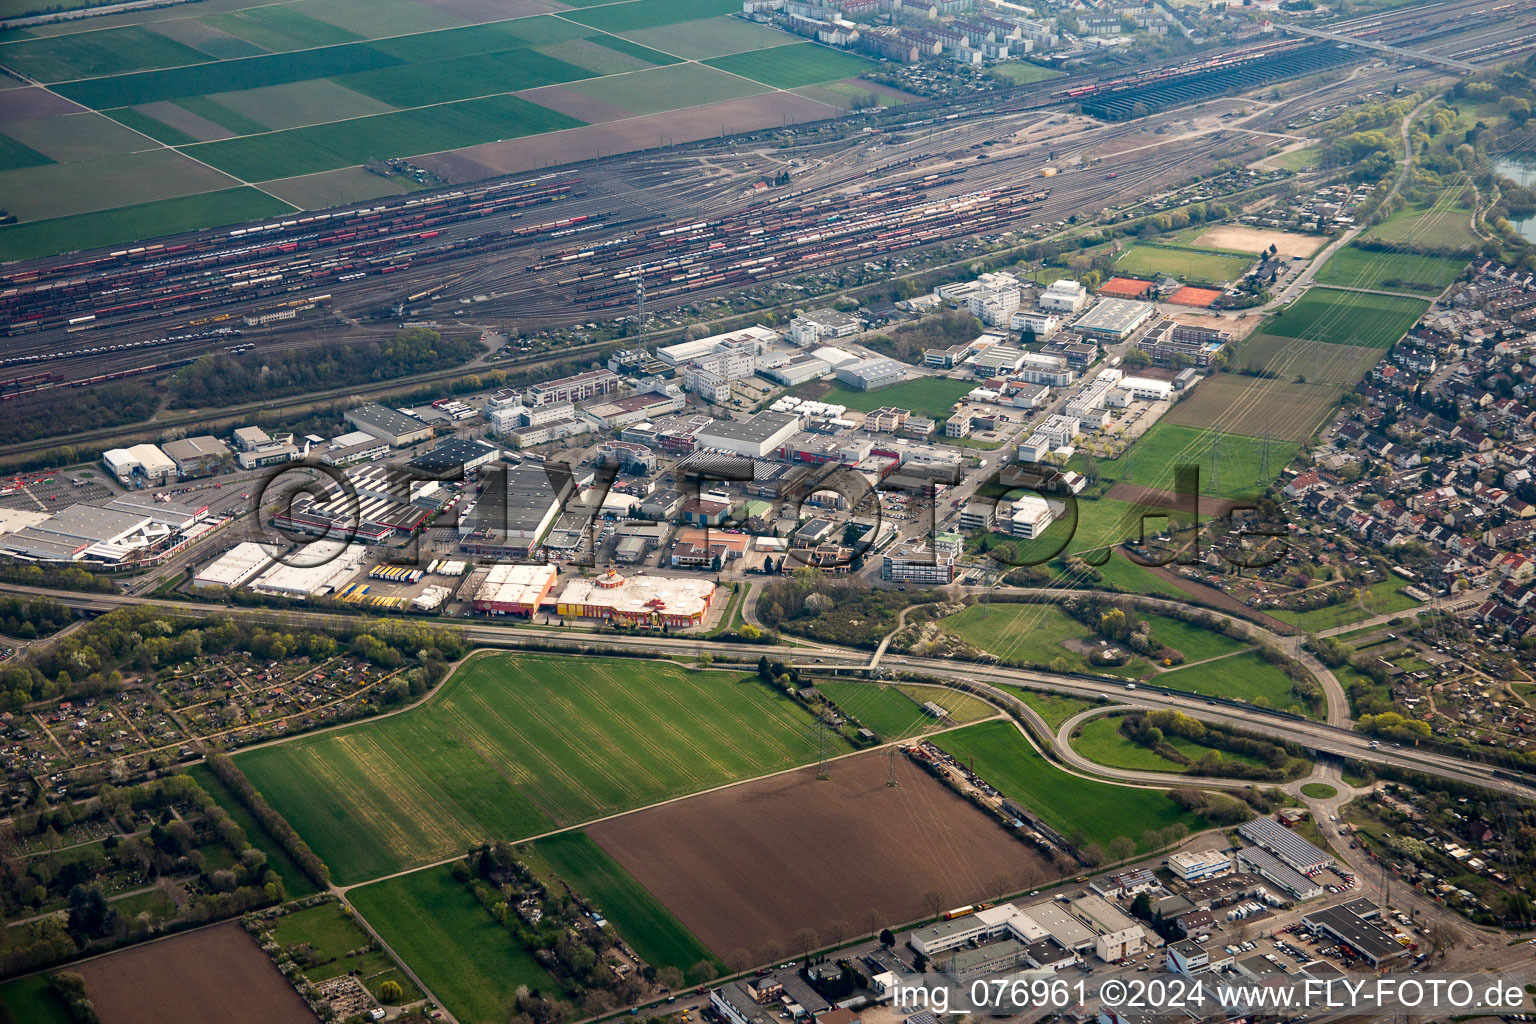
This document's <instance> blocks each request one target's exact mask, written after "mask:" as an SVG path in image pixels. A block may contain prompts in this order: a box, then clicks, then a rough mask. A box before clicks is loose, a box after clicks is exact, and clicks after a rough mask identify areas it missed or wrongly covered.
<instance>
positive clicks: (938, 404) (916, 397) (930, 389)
mask: <svg viewBox="0 0 1536 1024" xmlns="http://www.w3.org/2000/svg"><path fill="white" fill-rule="evenodd" d="M975 386H976V385H975V383H974V382H970V381H963V380H950V379H949V378H948V377H920V378H918V379H916V380H909V381H903V382H902V383H900V384H892V385H891V386H890V387H888V388H879V389H877V390H875V391H854V390H853V389H851V388H846V387H844V386H843V385H841V384H834V385H832V387H831V388H828V387H827V386H826V384H824V383H822V382H820V381H818V382H816V383H813V384H802V385H801V386H800V387H797V388H795V389H794V390H793V391H791V392H790V393H791V394H794V395H799V396H801V397H803V398H815V399H816V400H817V401H819V402H831V403H833V404H835V405H846V406H847V407H848V408H849V409H853V410H855V411H857V412H869V411H871V410H872V409H880V408H883V407H884V406H888V405H890V406H895V407H896V408H898V409H907V410H910V411H911V412H913V413H915V414H917V415H918V416H928V417H931V418H933V419H937V420H942V419H943V418H944V417H946V416H948V415H949V410H950V407H951V406H953V405H954V404H955V403H956V402H958V401H959V400H960V398H961V396H963V395H966V394H969V393H970V391H971V389H972V388H974V387H975Z"/></svg>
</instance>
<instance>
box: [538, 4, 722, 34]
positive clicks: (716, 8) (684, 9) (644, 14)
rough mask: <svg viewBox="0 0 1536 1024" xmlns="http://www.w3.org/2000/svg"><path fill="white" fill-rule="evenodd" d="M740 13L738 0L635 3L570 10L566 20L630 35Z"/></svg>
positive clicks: (605, 30)
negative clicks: (639, 31) (641, 30)
mask: <svg viewBox="0 0 1536 1024" xmlns="http://www.w3.org/2000/svg"><path fill="white" fill-rule="evenodd" d="M740 13H741V4H740V2H739V0H634V2H633V3H621V4H608V5H605V6H602V7H594V8H591V9H590V10H584V11H571V12H569V13H567V14H566V15H565V17H567V18H569V19H570V20H571V21H578V22H580V23H581V24H583V25H591V26H592V27H593V28H597V29H602V30H603V31H604V32H630V31H634V30H635V29H647V28H661V27H662V26H664V25H676V24H678V23H679V22H684V21H697V20H699V19H701V18H714V17H718V16H720V15H722V14H740Z"/></svg>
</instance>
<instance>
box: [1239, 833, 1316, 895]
mask: <svg viewBox="0 0 1536 1024" xmlns="http://www.w3.org/2000/svg"><path fill="white" fill-rule="evenodd" d="M1237 861H1238V863H1239V864H1241V865H1242V866H1243V869H1244V870H1245V871H1247V872H1249V873H1250V874H1254V875H1258V876H1259V877H1260V878H1262V879H1264V880H1265V881H1267V882H1269V883H1270V884H1272V885H1275V886H1278V887H1279V888H1281V889H1283V890H1284V891H1285V893H1286V894H1287V895H1288V896H1289V897H1290V898H1291V899H1293V900H1296V901H1297V902H1305V901H1307V900H1315V899H1317V898H1318V897H1319V896H1321V895H1322V894H1323V885H1322V883H1321V882H1315V881H1313V880H1312V879H1310V878H1308V877H1307V876H1306V875H1304V874H1302V873H1301V872H1300V871H1297V870H1295V869H1294V868H1292V867H1291V866H1290V865H1288V864H1286V863H1284V862H1283V861H1281V860H1280V858H1278V857H1276V856H1275V855H1274V854H1272V853H1270V852H1269V851H1268V850H1264V849H1260V848H1258V847H1249V848H1247V849H1243V850H1239V851H1238V853H1237Z"/></svg>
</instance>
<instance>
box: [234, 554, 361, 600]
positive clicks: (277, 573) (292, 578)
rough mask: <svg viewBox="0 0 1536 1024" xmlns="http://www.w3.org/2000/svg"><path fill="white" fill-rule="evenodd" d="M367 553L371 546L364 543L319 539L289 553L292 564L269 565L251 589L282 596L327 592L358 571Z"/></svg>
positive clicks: (303, 595)
mask: <svg viewBox="0 0 1536 1024" xmlns="http://www.w3.org/2000/svg"><path fill="white" fill-rule="evenodd" d="M367 554H368V548H367V546H366V545H363V544H347V543H344V542H342V541H339V540H317V541H315V542H314V543H313V544H307V545H305V546H304V547H302V548H300V549H299V550H297V551H295V552H293V554H291V555H289V556H288V557H287V559H286V562H287V563H288V564H283V565H277V566H274V567H273V568H271V569H268V570H267V571H266V572H265V573H263V574H262V575H261V576H260V577H258V578H257V580H256V582H255V583H253V584H251V589H252V590H259V591H261V592H262V593H264V594H275V595H277V596H279V597H300V598H303V597H313V596H315V595H316V594H325V593H327V592H329V591H332V590H335V589H336V588H337V587H339V586H341V584H342V583H344V582H346V581H347V580H349V579H351V578H352V577H353V576H355V575H357V572H358V570H359V569H360V568H361V567H362V564H363V559H364V558H366V557H367Z"/></svg>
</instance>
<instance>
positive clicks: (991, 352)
mask: <svg viewBox="0 0 1536 1024" xmlns="http://www.w3.org/2000/svg"><path fill="white" fill-rule="evenodd" d="M1023 362H1024V350H1023V349H1021V348H1019V347H1018V346H1017V345H992V346H990V347H988V348H987V350H986V351H985V352H982V353H981V354H980V355H978V356H977V357H976V358H975V359H973V360H971V371H972V372H973V373H975V374H976V376H978V377H981V378H982V379H988V378H991V377H1006V376H1009V375H1011V374H1012V373H1013V371H1015V370H1017V369H1018V368H1019V366H1020V365H1021V364H1022V363H1023ZM1063 365H1065V364H1063Z"/></svg>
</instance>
